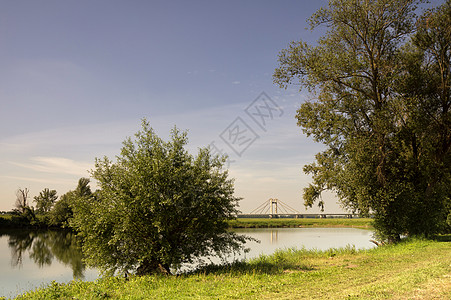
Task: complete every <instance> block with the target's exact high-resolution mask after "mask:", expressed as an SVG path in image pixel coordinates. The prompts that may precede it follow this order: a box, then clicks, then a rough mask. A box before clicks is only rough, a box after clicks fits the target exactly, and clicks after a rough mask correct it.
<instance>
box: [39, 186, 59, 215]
mask: <svg viewBox="0 0 451 300" xmlns="http://www.w3.org/2000/svg"><path fill="white" fill-rule="evenodd" d="M57 199H58V196H57V195H56V190H50V189H48V188H45V189H44V190H42V192H40V193H39V196H35V197H34V202H36V212H37V213H38V214H46V213H48V212H49V211H50V209H51V208H52V206H53V205H54V204H55V201H56V200H57Z"/></svg>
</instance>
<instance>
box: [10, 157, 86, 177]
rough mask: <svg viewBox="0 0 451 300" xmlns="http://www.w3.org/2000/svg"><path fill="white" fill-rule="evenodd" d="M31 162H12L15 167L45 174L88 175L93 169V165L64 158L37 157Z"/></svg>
mask: <svg viewBox="0 0 451 300" xmlns="http://www.w3.org/2000/svg"><path fill="white" fill-rule="evenodd" d="M30 160H31V162H30V163H28V164H26V163H18V162H10V163H11V164H13V165H16V166H19V167H22V168H26V169H30V170H33V171H37V172H43V173H56V174H70V175H86V174H87V173H88V170H89V169H91V168H92V164H89V163H86V162H78V161H74V160H72V159H68V158H64V157H43V156H37V157H33V158H31V159H30Z"/></svg>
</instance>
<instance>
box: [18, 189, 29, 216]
mask: <svg viewBox="0 0 451 300" xmlns="http://www.w3.org/2000/svg"><path fill="white" fill-rule="evenodd" d="M29 192H30V190H29V189H27V188H24V189H21V188H19V189H18V190H17V191H16V202H15V205H14V206H15V209H16V211H18V212H19V213H22V214H23V213H25V211H26V210H27V208H29V205H28V193H29Z"/></svg>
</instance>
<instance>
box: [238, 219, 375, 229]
mask: <svg viewBox="0 0 451 300" xmlns="http://www.w3.org/2000/svg"><path fill="white" fill-rule="evenodd" d="M372 221H373V220H372V219H366V218H356V219H338V218H337V219H335V218H327V219H314V218H300V219H285V218H280V219H263V218H261V219H257V218H255V219H250V218H242V219H241V218H240V219H236V220H232V221H229V225H230V227H232V228H275V227H355V228H372Z"/></svg>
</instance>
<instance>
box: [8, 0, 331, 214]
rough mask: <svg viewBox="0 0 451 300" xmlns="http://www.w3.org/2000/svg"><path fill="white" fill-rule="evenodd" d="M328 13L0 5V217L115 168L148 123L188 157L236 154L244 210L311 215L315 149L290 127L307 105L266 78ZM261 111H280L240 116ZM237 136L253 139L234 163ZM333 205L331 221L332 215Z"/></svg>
mask: <svg viewBox="0 0 451 300" xmlns="http://www.w3.org/2000/svg"><path fill="white" fill-rule="evenodd" d="M323 5H326V1H324V0H323V1H319V0H316V1H137V0H136V1H111V0H109V1H105V0H103V1H102V0H99V1H56V0H55V1H48V0H40V1H2V2H0V41H1V45H2V46H1V48H0V210H10V209H11V208H12V207H13V204H14V201H15V192H16V190H17V189H18V188H28V189H29V190H30V196H31V197H30V201H31V200H32V198H33V197H34V196H36V195H38V194H39V192H40V191H41V190H42V189H44V188H50V189H56V190H57V191H58V194H59V195H62V194H64V193H65V192H67V191H69V190H71V189H74V188H75V186H76V184H77V180H78V178H80V177H87V176H89V174H88V172H87V170H89V169H91V168H93V162H94V159H95V157H103V156H104V155H106V156H108V157H111V158H113V157H114V156H115V155H116V154H118V153H119V151H120V147H121V143H122V141H123V140H124V139H125V138H126V137H127V136H132V135H133V134H134V133H135V132H136V131H138V130H139V129H140V120H141V119H142V118H143V117H146V118H147V119H148V120H149V121H150V123H151V125H152V127H154V129H155V130H156V131H157V134H158V135H160V136H161V137H162V138H164V139H167V138H168V135H169V130H170V129H171V128H172V127H173V126H174V125H177V127H179V128H181V129H187V130H189V139H190V144H189V149H190V151H192V152H193V153H195V152H196V149H197V148H198V147H203V146H207V145H209V144H211V143H212V142H213V143H214V145H215V146H217V147H218V149H221V150H222V151H223V152H225V153H228V154H229V155H230V161H231V163H230V174H231V176H232V177H234V178H235V187H236V195H237V196H240V197H243V198H244V199H243V200H242V201H241V203H240V208H241V210H242V211H243V212H249V211H251V210H252V209H254V208H255V207H257V206H258V205H260V204H261V203H262V202H263V201H265V200H267V199H269V198H278V199H280V200H282V201H284V202H286V203H288V204H289V205H291V206H293V207H295V208H296V209H298V210H300V211H304V207H303V205H302V200H301V191H302V188H303V187H305V186H306V185H307V183H308V181H309V177H308V176H306V175H305V174H303V172H302V166H303V165H304V164H305V163H308V162H311V161H313V159H314V154H315V153H316V152H318V151H320V150H321V145H317V144H315V143H313V142H312V141H311V140H309V139H307V138H306V137H305V136H304V135H303V134H302V132H301V130H300V128H299V127H297V126H296V120H295V118H294V116H295V113H296V108H297V107H299V105H300V103H302V102H303V101H305V100H306V99H307V98H309V97H311V96H309V95H308V94H305V93H300V92H299V91H298V90H297V89H296V87H293V88H290V89H287V90H283V89H279V88H278V87H277V86H276V85H274V84H273V83H272V77H271V76H272V73H273V71H274V69H275V68H276V66H277V55H278V53H279V51H280V50H282V49H283V48H285V47H286V46H287V44H288V43H289V42H290V41H292V40H299V39H303V40H304V41H307V42H310V43H313V42H314V41H315V40H316V39H317V38H318V32H311V31H309V30H306V29H305V27H307V23H306V19H307V18H308V17H309V16H310V15H311V14H312V13H314V12H315V11H316V10H317V9H318V8H319V7H320V6H323ZM262 92H264V93H265V94H262ZM261 97H267V98H268V99H269V100H268V99H267V100H266V101H267V102H261V101H263V100H262V98H261ZM254 100H255V101H256V102H253V101H254ZM259 101H260V102H259ZM259 103H260V104H261V103H271V105H273V108H276V109H277V110H272V111H271V112H274V115H272V116H271V117H270V118H267V119H265V121H266V123H265V125H264V126H263V127H261V126H259V124H257V122H256V121H255V120H253V119H252V117H251V115H249V114H247V113H246V111H245V109H246V108H247V107H250V109H254V108H256V107H257V106H258V105H259ZM267 112H268V113H269V112H270V111H269V110H268V111H267ZM276 113H277V114H276ZM237 118H238V119H237ZM257 121H258V120H257ZM234 122H235V123H234ZM236 122H241V123H239V124H238V123H236ZM237 124H238V125H240V126H244V125H243V124H246V125H247V126H248V127H247V128H250V131H248V132H249V133H251V132H252V131H253V134H254V137H255V140H253V141H252V144H249V145H247V144H245V145H244V146H247V147H245V149H244V146H243V147H241V149H239V151H237V152H238V153H239V154H240V155H238V154H237V153H235V152H234V151H233V149H231V147H230V145H231V142H230V141H228V142H227V140H226V139H224V137H225V134H224V133H225V132H227V129H232V128H234V127H233V126H236V125H237ZM260 125H261V124H260ZM231 126H232V127H231ZM242 128H244V127H242ZM221 134H222V138H221ZM227 143H229V144H227ZM231 146H232V148H233V145H231ZM243 149H244V151H243ZM235 150H236V149H235ZM325 197H326V199H327V202H328V203H327V204H328V206H327V207H326V211H329V212H338V211H339V210H338V206H337V205H336V204H335V200H334V198H333V197H331V196H330V195H326V196H325ZM314 211H316V210H312V212H314Z"/></svg>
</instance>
